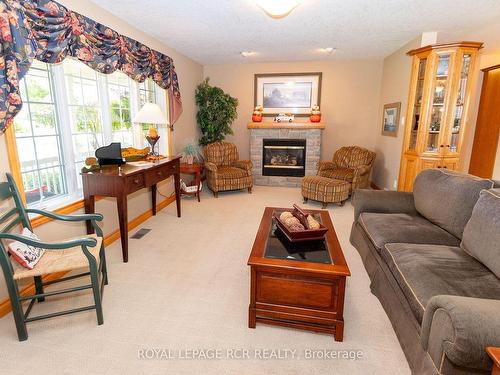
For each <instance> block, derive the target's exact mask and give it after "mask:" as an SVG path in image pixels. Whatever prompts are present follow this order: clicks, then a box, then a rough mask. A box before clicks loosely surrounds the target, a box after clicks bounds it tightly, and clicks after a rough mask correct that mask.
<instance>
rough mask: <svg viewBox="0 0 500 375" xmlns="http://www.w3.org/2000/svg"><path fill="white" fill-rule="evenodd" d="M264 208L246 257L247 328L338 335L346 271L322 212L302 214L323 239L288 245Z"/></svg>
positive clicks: (269, 209) (341, 325) (341, 328)
mask: <svg viewBox="0 0 500 375" xmlns="http://www.w3.org/2000/svg"><path fill="white" fill-rule="evenodd" d="M284 210H289V211H291V209H285V208H274V207H266V209H265V211H264V215H263V216H262V220H261V222H260V226H259V230H258V232H257V237H256V238H255V242H254V244H253V248H252V253H251V254H250V258H249V259H248V265H249V266H250V269H251V287H250V306H249V309H248V313H249V316H248V327H249V328H255V327H256V323H257V322H259V323H266V324H273V325H278V326H284V327H293V328H299V329H305V330H309V331H314V332H324V333H331V334H333V335H334V338H335V340H336V341H342V340H343V336H344V316H343V315H344V296H345V286H346V278H347V276H350V275H351V273H350V271H349V267H348V265H347V263H346V260H345V258H344V254H343V253H342V249H341V247H340V244H339V241H338V239H337V235H336V233H335V229H334V228H333V224H332V221H331V219H330V215H329V214H328V211H318V210H305V211H306V212H307V213H310V214H313V215H314V216H315V217H316V218H318V219H319V220H321V222H322V223H323V225H325V226H326V227H327V228H328V232H327V233H326V236H325V240H324V241H315V242H309V243H302V244H291V243H290V242H288V240H287V239H286V238H285V237H284V236H283V235H282V234H281V232H280V230H279V229H277V228H276V225H275V223H273V218H272V215H273V212H274V211H284Z"/></svg>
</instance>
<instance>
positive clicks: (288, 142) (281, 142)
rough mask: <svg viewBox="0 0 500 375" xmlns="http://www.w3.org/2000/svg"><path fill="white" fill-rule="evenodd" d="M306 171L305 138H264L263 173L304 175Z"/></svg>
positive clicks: (265, 174) (267, 174)
mask: <svg viewBox="0 0 500 375" xmlns="http://www.w3.org/2000/svg"><path fill="white" fill-rule="evenodd" d="M305 172H306V140H305V139H264V140H263V143H262V175H263V176H290V177H303V176H305Z"/></svg>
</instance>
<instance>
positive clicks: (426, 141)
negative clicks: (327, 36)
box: [398, 42, 483, 191]
mask: <svg viewBox="0 0 500 375" xmlns="http://www.w3.org/2000/svg"><path fill="white" fill-rule="evenodd" d="M482 45H483V44H482V43H479V42H460V43H450V44H440V45H432V46H427V47H422V48H418V49H415V50H412V51H409V52H408V55H409V56H411V57H412V59H413V62H412V73H411V82H410V92H409V96H408V109H407V111H406V119H407V120H406V128H405V134H404V141H403V152H402V158H401V167H400V171H399V184H398V190H402V191H412V190H413V181H414V179H415V176H416V175H417V174H418V173H419V172H420V171H422V170H424V169H428V168H447V169H452V170H453V169H457V168H458V164H459V160H460V157H461V153H462V144H463V141H464V134H465V128H466V126H467V122H468V112H469V107H470V106H471V105H472V94H473V90H474V78H475V77H474V76H475V72H476V69H475V65H476V59H477V54H478V51H479V49H480V48H481V47H482Z"/></svg>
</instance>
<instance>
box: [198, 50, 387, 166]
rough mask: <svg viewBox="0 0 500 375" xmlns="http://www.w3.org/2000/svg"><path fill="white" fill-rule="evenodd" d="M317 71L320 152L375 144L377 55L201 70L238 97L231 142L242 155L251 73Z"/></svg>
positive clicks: (250, 102)
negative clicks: (322, 128)
mask: <svg viewBox="0 0 500 375" xmlns="http://www.w3.org/2000/svg"><path fill="white" fill-rule="evenodd" d="M291 72H295V73H296V72H322V73H323V82H322V91H321V110H322V114H323V120H324V121H325V122H326V123H327V129H326V130H325V131H324V132H323V144H322V158H323V159H329V160H330V159H331V158H332V156H333V153H334V152H335V150H337V149H338V148H339V147H341V146H344V145H354V144H356V145H360V146H365V147H368V148H370V149H373V147H374V142H373V140H374V137H375V134H376V133H377V131H378V123H379V121H378V120H379V118H378V117H379V116H378V107H379V95H380V80H381V75H382V61H381V60H356V61H312V62H294V63H269V64H230V65H209V66H205V67H204V76H205V77H210V83H211V84H212V85H215V86H219V87H221V88H222V89H223V90H224V91H226V92H227V93H229V94H230V95H232V96H234V97H236V98H238V100H239V106H238V119H237V120H236V121H235V123H234V124H233V130H234V135H233V136H229V137H228V138H227V140H228V141H230V142H234V143H235V144H236V145H237V146H238V149H239V151H240V157H241V158H248V157H249V134H248V130H247V123H248V121H250V119H251V115H252V111H253V107H254V74H258V73H291Z"/></svg>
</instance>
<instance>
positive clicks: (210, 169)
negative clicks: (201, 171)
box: [204, 161, 217, 173]
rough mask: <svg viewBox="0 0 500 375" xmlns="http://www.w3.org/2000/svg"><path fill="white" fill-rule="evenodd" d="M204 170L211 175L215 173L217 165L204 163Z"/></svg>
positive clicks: (208, 162)
mask: <svg viewBox="0 0 500 375" xmlns="http://www.w3.org/2000/svg"><path fill="white" fill-rule="evenodd" d="M204 167H205V169H207V170H209V171H210V172H212V173H217V164H215V163H212V162H210V161H206V162H205V165H204Z"/></svg>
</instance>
